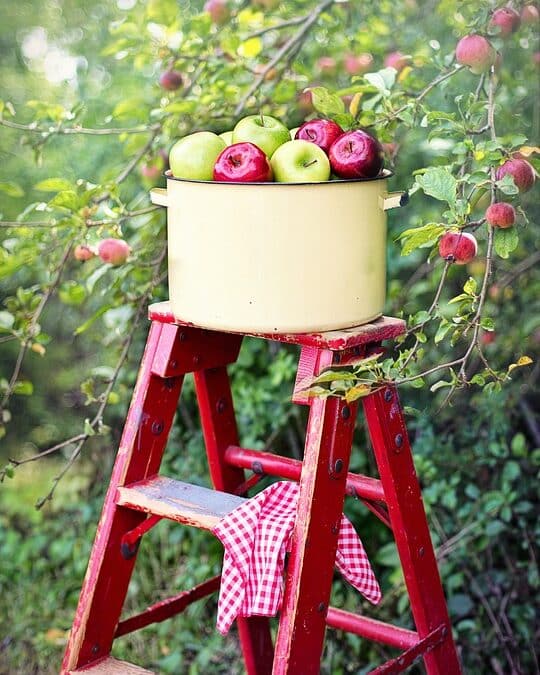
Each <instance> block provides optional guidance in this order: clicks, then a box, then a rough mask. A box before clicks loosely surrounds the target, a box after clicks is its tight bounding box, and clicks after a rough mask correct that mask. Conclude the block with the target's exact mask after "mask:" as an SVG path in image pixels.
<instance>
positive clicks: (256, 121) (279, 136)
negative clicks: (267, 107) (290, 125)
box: [233, 115, 291, 157]
mask: <svg viewBox="0 0 540 675" xmlns="http://www.w3.org/2000/svg"><path fill="white" fill-rule="evenodd" d="M290 138H291V137H290V134H289V130H288V129H287V127H286V126H285V125H284V124H282V123H281V122H280V121H279V120H277V119H276V118H275V117H270V115H248V116H247V117H244V118H243V119H241V120H240V121H239V122H238V123H237V125H236V126H235V127H234V129H233V143H254V144H255V145H256V146H257V147H259V148H260V149H261V150H262V151H263V152H264V154H265V155H267V156H268V157H272V155H273V154H274V152H275V150H276V149H277V148H279V146H280V145H282V144H283V143H286V142H287V141H289V140H290Z"/></svg>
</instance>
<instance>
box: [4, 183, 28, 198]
mask: <svg viewBox="0 0 540 675" xmlns="http://www.w3.org/2000/svg"><path fill="white" fill-rule="evenodd" d="M0 192H3V193H4V194H5V195H7V196H8V197H15V198H16V197H23V196H24V190H23V189H22V187H21V186H20V185H17V183H13V181H9V182H7V183H0Z"/></svg>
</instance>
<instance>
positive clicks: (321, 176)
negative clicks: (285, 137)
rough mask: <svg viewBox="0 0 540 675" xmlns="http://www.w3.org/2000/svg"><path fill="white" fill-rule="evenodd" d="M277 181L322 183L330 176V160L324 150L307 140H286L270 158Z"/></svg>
mask: <svg viewBox="0 0 540 675" xmlns="http://www.w3.org/2000/svg"><path fill="white" fill-rule="evenodd" d="M270 164H271V165H272V170H273V172H274V180H276V181H277V182H278V183H322V182H324V181H327V180H329V178H330V162H329V161H328V157H327V156H326V153H325V152H324V150H321V148H319V146H318V145H315V143H311V142H309V141H303V140H295V141H288V142H287V143H284V144H283V145H280V147H279V148H278V149H277V150H276V151H275V152H274V154H273V156H272V159H271V160H270Z"/></svg>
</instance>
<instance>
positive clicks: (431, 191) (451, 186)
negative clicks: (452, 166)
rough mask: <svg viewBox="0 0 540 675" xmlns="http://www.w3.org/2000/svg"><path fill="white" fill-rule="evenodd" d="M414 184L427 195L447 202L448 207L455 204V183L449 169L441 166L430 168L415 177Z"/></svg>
mask: <svg viewBox="0 0 540 675" xmlns="http://www.w3.org/2000/svg"><path fill="white" fill-rule="evenodd" d="M416 183H417V184H418V185H419V186H420V187H421V188H422V190H423V191H424V192H425V193H426V194H427V195H430V196H431V197H434V198H435V199H438V200H439V201H442V202H447V203H448V204H450V206H453V205H454V204H455V203H456V190H457V181H456V179H455V178H454V176H453V175H452V174H451V173H450V171H449V169H445V168H444V167H442V166H436V167H430V168H429V169H427V171H426V172H425V173H423V174H422V175H420V176H417V177H416Z"/></svg>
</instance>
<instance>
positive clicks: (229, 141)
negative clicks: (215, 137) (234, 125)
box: [219, 131, 233, 145]
mask: <svg viewBox="0 0 540 675" xmlns="http://www.w3.org/2000/svg"><path fill="white" fill-rule="evenodd" d="M219 137H220V138H222V139H223V140H224V141H225V145H232V143H233V139H232V131H224V132H223V133H222V134H219Z"/></svg>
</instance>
